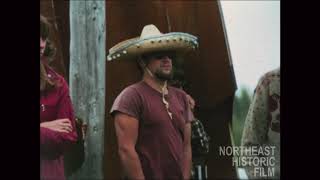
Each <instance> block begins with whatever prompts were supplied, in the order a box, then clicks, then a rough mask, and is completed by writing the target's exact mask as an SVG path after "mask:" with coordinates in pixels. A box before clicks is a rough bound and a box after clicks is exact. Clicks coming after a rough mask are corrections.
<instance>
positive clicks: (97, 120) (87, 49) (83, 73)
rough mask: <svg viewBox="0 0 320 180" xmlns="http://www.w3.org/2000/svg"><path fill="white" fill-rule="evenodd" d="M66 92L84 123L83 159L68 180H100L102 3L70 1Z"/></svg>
mask: <svg viewBox="0 0 320 180" xmlns="http://www.w3.org/2000/svg"><path fill="white" fill-rule="evenodd" d="M70 37H71V39H70V91H71V98H72V100H73V104H74V108H75V112H76V115H77V116H79V117H81V118H83V119H84V120H85V121H86V123H87V125H88V129H87V136H86V139H85V155H86V158H85V162H84V164H83V166H82V167H81V169H80V170H79V171H78V172H76V173H75V174H74V175H73V176H72V177H70V179H93V180H94V179H103V154H104V120H105V57H106V55H105V49H106V47H105V39H106V38H105V2H104V1H99V0H90V1H70Z"/></svg>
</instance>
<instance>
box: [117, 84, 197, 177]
mask: <svg viewBox="0 0 320 180" xmlns="http://www.w3.org/2000/svg"><path fill="white" fill-rule="evenodd" d="M168 91H169V93H168V95H167V97H166V99H167V101H168V102H169V109H170V112H171V113H172V117H173V118H172V119H170V116H169V115H168V113H167V111H166V108H165V105H164V104H163V102H162V94H161V93H160V92H158V91H156V90H155V89H153V88H151V87H150V86H149V85H148V84H146V83H145V82H143V81H142V82H139V83H136V84H134V85H131V86H129V87H127V88H125V89H124V90H123V91H122V92H121V93H120V95H119V96H118V97H117V98H116V100H115V102H114V104H113V106H112V108H111V113H112V114H113V113H114V112H116V111H118V112H122V113H125V114H127V115H130V116H132V117H135V118H136V119H137V120H138V121H139V132H138V139H137V143H136V151H137V153H138V155H139V159H140V162H141V166H142V170H143V173H144V176H145V178H146V179H148V180H149V179H157V180H166V179H183V159H184V157H183V155H184V153H183V152H184V133H185V132H184V128H185V125H186V123H189V122H191V121H192V120H193V115H192V112H191V110H190V108H189V104H188V100H187V97H186V93H185V92H184V91H182V90H180V89H177V88H174V87H171V86H169V87H168Z"/></svg>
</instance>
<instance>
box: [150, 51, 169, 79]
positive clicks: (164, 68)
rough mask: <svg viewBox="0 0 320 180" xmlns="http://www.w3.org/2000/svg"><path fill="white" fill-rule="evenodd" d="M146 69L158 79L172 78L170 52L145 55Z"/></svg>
mask: <svg viewBox="0 0 320 180" xmlns="http://www.w3.org/2000/svg"><path fill="white" fill-rule="evenodd" d="M147 57H148V59H149V61H148V65H147V67H148V69H149V70H150V71H151V72H152V73H153V74H154V75H155V76H156V77H157V78H158V79H160V80H170V79H172V75H173V73H172V59H173V58H174V53H172V52H156V53H152V54H150V55H148V56H147Z"/></svg>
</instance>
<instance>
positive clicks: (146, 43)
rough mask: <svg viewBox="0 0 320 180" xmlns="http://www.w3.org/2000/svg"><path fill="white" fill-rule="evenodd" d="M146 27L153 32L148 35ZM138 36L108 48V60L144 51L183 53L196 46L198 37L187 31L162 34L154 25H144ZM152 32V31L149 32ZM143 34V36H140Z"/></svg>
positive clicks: (126, 57)
mask: <svg viewBox="0 0 320 180" xmlns="http://www.w3.org/2000/svg"><path fill="white" fill-rule="evenodd" d="M146 27H148V28H153V29H152V30H154V29H155V30H154V31H155V32H154V33H153V34H152V35H149V36H148V34H147V33H148V32H147V33H145V31H144V30H145V29H146ZM144 30H143V32H142V35H141V36H140V37H136V38H132V39H128V40H125V41H122V42H120V43H118V44H117V45H115V46H114V47H112V48H111V49H110V50H109V55H108V57H107V60H108V61H111V60H115V59H128V58H134V57H136V56H139V55H141V54H144V53H149V52H154V51H176V52H177V53H184V52H187V51H191V50H194V49H196V48H198V41H197V40H198V39H197V37H196V36H193V35H191V34H188V33H182V32H171V33H166V34H162V33H160V31H159V30H158V29H157V28H156V27H155V26H154V25H148V26H145V28H144ZM151 33H152V32H151ZM155 34H157V35H155ZM143 35H144V36H145V37H144V38H143V37H142V36H143Z"/></svg>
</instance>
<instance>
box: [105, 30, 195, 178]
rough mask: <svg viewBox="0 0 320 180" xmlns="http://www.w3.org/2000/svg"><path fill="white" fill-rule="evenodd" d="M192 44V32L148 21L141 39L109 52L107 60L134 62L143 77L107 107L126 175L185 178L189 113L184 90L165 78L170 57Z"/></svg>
mask: <svg viewBox="0 0 320 180" xmlns="http://www.w3.org/2000/svg"><path fill="white" fill-rule="evenodd" d="M197 47H198V42H197V38H196V37H195V36H193V35H190V34H187V33H181V32H172V33H167V34H162V33H161V32H160V31H159V30H158V29H157V27H155V26H154V25H147V26H145V27H144V28H143V30H142V33H141V35H140V37H138V38H133V39H129V40H126V41H123V42H120V43H118V44H117V45H115V46H114V47H112V48H111V49H110V50H109V55H108V60H137V62H138V63H139V65H140V67H141V69H142V70H143V77H142V81H140V82H137V83H135V84H133V85H131V86H128V87H126V88H125V89H124V90H123V91H122V92H121V93H120V94H119V95H118V97H117V98H116V100H115V101H114V104H113V106H112V108H111V111H110V113H111V114H112V116H113V117H114V119H115V129H116V135H117V140H118V147H119V149H118V151H119V155H120V159H121V162H122V165H123V167H124V170H125V173H126V175H125V176H126V177H127V178H129V179H157V180H158V179H165V180H167V179H189V178H190V171H191V159H192V157H191V142H190V141H191V137H190V136H191V125H190V122H191V121H192V119H193V115H192V112H191V110H190V105H189V103H188V98H187V94H186V93H185V92H184V91H183V90H181V89H178V88H174V87H172V86H169V85H168V84H167V81H168V80H170V79H171V78H172V61H173V60H175V59H176V58H181V57H182V56H184V55H185V54H186V53H187V52H190V51H192V50H195V49H196V48H197Z"/></svg>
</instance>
